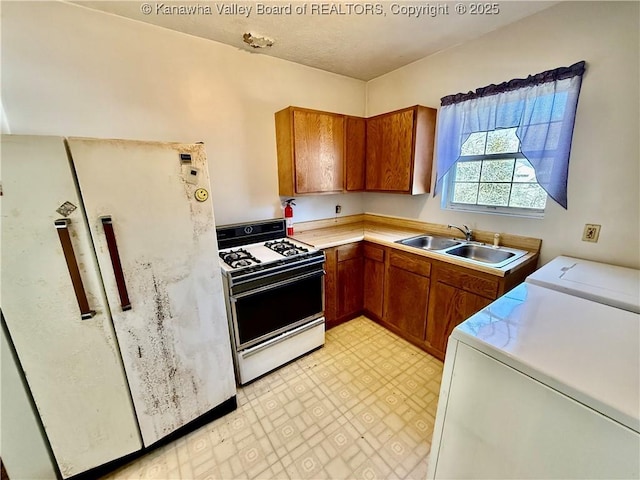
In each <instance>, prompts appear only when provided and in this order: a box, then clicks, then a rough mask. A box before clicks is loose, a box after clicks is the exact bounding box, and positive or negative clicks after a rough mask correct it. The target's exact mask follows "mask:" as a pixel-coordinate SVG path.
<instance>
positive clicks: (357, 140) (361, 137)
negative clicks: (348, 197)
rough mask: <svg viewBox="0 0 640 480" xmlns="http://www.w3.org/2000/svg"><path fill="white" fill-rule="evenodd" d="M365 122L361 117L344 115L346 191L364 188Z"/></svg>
mask: <svg viewBox="0 0 640 480" xmlns="http://www.w3.org/2000/svg"><path fill="white" fill-rule="evenodd" d="M366 122H367V121H366V119H365V118H362V117H350V116H347V117H345V139H346V142H345V146H344V147H345V149H344V158H345V190H346V191H348V192H357V191H362V190H364V189H365V185H366V184H365V158H366V153H367V143H366V133H367V123H366Z"/></svg>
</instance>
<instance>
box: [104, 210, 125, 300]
mask: <svg viewBox="0 0 640 480" xmlns="http://www.w3.org/2000/svg"><path fill="white" fill-rule="evenodd" d="M100 220H101V221H102V228H104V235H105V237H106V238H107V248H108V249H109V256H110V257H111V265H112V266H113V274H114V275H115V277H116V285H117V287H118V295H120V306H121V307H122V311H123V312H126V311H127V310H131V301H130V300H129V293H128V292H127V284H126V283H125V281H124V272H123V271H122V264H121V263H120V254H119V253H118V244H117V243H116V234H115V232H114V231H113V222H112V220H111V215H107V216H104V217H100Z"/></svg>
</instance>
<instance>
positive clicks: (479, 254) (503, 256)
mask: <svg viewBox="0 0 640 480" xmlns="http://www.w3.org/2000/svg"><path fill="white" fill-rule="evenodd" d="M444 253H446V254H447V255H453V256H456V257H462V258H465V259H467V260H470V261H473V262H478V263H482V264H484V265H487V266H490V267H496V268H500V267H502V266H504V265H506V264H507V263H510V262H513V261H514V260H516V259H518V258H520V257H523V256H524V255H526V254H527V252H525V251H523V250H515V249H511V248H505V247H500V248H493V247H489V246H485V245H477V244H473V243H466V244H464V245H460V246H459V247H455V248H449V249H447V250H446V251H445V252H444Z"/></svg>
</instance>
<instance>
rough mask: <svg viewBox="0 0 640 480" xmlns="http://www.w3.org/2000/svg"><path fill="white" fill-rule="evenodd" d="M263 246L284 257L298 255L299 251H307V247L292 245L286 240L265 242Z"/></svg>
mask: <svg viewBox="0 0 640 480" xmlns="http://www.w3.org/2000/svg"><path fill="white" fill-rule="evenodd" d="M264 246H265V247H267V248H270V249H271V250H273V251H274V252H276V253H279V254H280V255H283V256H285V257H291V256H293V255H298V254H300V253H304V252H308V251H309V249H307V248H304V247H299V246H297V245H294V244H293V243H291V242H290V241H288V240H276V241H273V242H265V244H264Z"/></svg>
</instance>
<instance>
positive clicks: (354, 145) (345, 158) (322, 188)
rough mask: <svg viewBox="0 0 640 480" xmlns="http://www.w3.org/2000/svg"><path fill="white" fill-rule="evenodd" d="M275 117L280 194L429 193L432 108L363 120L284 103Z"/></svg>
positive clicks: (433, 128)
mask: <svg viewBox="0 0 640 480" xmlns="http://www.w3.org/2000/svg"><path fill="white" fill-rule="evenodd" d="M275 118H276V146H277V149H278V184H279V194H280V195H281V196H294V195H305V194H319V193H338V192H344V191H347V192H354V191H376V192H394V193H407V194H420V193H428V192H429V189H430V186H431V163H432V161H433V140H434V134H435V122H436V110H435V109H433V108H428V107H422V106H415V107H410V108H405V109H403V110H398V111H396V112H391V113H385V114H383V115H378V116H376V117H371V118H367V119H365V118H362V117H353V116H349V115H341V114H337V113H330V112H322V111H319V110H310V109H308V108H300V107H288V108H285V109H284V110H280V111H279V112H276V114H275Z"/></svg>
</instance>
